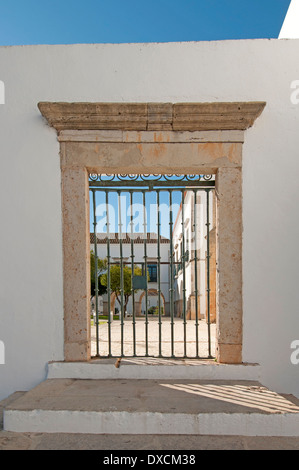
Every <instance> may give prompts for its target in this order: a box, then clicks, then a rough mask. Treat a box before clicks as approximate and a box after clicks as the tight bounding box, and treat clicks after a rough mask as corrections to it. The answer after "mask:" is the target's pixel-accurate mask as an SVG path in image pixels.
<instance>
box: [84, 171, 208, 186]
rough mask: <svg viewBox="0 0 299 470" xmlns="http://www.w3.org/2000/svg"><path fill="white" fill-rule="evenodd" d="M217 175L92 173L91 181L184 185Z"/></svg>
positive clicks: (112, 183)
mask: <svg viewBox="0 0 299 470" xmlns="http://www.w3.org/2000/svg"><path fill="white" fill-rule="evenodd" d="M214 177H215V175H195V174H193V175H179V174H165V175H164V174H163V175H161V174H156V173H153V174H142V175H141V174H137V175H132V174H123V173H121V174H94V173H91V174H90V175H89V181H90V183H91V184H92V183H93V182H97V183H102V184H103V185H105V186H107V185H109V184H111V185H113V186H116V185H118V184H119V185H120V186H122V185H125V186H129V185H132V184H133V185H137V186H138V184H140V185H142V183H148V184H149V185H151V186H152V185H153V184H155V183H159V184H160V185H162V186H163V184H165V185H166V186H167V185H171V184H175V185H180V186H183V185H184V183H185V184H186V185H189V186H190V184H192V183H194V184H196V183H198V182H204V181H211V180H214Z"/></svg>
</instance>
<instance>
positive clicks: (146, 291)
mask: <svg viewBox="0 0 299 470" xmlns="http://www.w3.org/2000/svg"><path fill="white" fill-rule="evenodd" d="M142 192H143V227H144V275H145V279H146V289H145V356H146V357H148V323H149V322H148V285H147V219H146V204H145V203H146V198H145V191H144V190H142Z"/></svg>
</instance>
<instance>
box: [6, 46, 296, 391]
mask: <svg viewBox="0 0 299 470" xmlns="http://www.w3.org/2000/svg"><path fill="white" fill-rule="evenodd" d="M298 53H299V40H289V41H281V40H247V41H223V42H203V43H169V44H132V45H126V44H122V45H71V46H25V47H1V48H0V80H2V81H3V83H4V84H5V104H1V105H0V158H1V172H0V201H1V232H0V234H1V244H0V259H1V263H0V281H1V282H0V341H3V342H4V344H5V365H1V364H0V398H4V397H6V396H7V395H9V394H10V393H11V392H14V391H15V390H26V389H29V388H30V387H32V386H34V385H35V384H37V383H39V382H40V381H42V380H43V378H44V376H45V373H46V364H47V362H48V361H51V360H61V359H62V358H63V301H62V300H63V299H62V242H61V211H60V170H59V157H58V151H59V146H58V142H57V140H56V132H55V131H54V130H53V129H51V128H49V127H48V126H47V125H46V124H45V122H44V121H43V120H42V119H41V117H40V114H39V112H38V109H37V103H38V102H39V101H107V102H111V101H112V102H113V101H130V102H133V101H138V102H149V101H159V102H161V101H162V102H179V101H196V102H197V101H200V102H211V101H238V100H240V101H253V100H254V101H256V100H262V101H266V102H267V106H266V108H265V110H264V112H263V114H262V116H261V117H260V118H259V119H258V120H257V121H256V123H255V125H254V127H253V128H251V129H249V130H248V131H246V142H245V145H244V181H243V197H244V247H243V256H244V272H243V280H244V361H248V362H258V363H260V364H261V366H262V371H263V377H262V379H263V383H264V385H267V386H270V387H273V388H274V389H275V390H276V391H278V392H287V393H294V394H295V395H297V396H299V365H293V364H292V363H291V361H290V356H291V353H292V350H291V349H290V345H291V342H292V341H293V340H296V339H299V315H298V305H299V289H298V286H297V284H298V265H299V251H298V249H297V243H298V239H299V223H298V205H297V202H298V199H299V185H298V174H299V158H298V152H299V150H298V149H299V132H298V129H299V104H294V103H292V102H291V100H290V95H291V91H292V90H291V83H292V82H293V81H294V80H298V79H299V62H298V60H297V58H298Z"/></svg>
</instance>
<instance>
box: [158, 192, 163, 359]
mask: <svg viewBox="0 0 299 470" xmlns="http://www.w3.org/2000/svg"><path fill="white" fill-rule="evenodd" d="M160 229H161V221H160V192H159V191H157V232H158V245H157V260H158V265H157V280H158V315H159V357H162V317H161V266H160V261H161V251H160ZM164 314H165V312H164Z"/></svg>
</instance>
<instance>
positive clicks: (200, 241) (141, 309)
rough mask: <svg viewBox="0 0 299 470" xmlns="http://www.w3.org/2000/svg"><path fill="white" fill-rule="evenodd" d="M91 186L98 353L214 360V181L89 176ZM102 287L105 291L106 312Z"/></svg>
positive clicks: (187, 177)
mask: <svg viewBox="0 0 299 470" xmlns="http://www.w3.org/2000/svg"><path fill="white" fill-rule="evenodd" d="M89 188H90V194H91V198H90V205H91V224H93V231H92V232H91V250H92V251H93V254H94V258H95V271H94V279H95V295H94V299H93V300H94V309H95V312H94V313H95V314H94V327H95V328H94V330H95V350H94V354H93V355H94V356H95V357H160V358H198V359H200V358H212V357H214V356H213V353H212V342H211V315H210V308H211V279H210V268H211V254H210V237H211V234H210V231H211V230H212V229H213V228H214V227H213V220H212V211H213V210H214V207H213V192H214V188H215V175H158V174H152V175H150V174H146V175H129V174H127V175H125V174H113V175H107V174H105V175H98V174H90V175H89ZM152 206H155V208H154V210H152ZM149 207H150V210H148V209H149ZM163 210H164V212H163ZM149 212H150V214H149ZM136 214H138V216H137V217H136ZM198 214H200V216H199V215H198ZM99 219H100V220H99ZM99 226H100V227H101V230H98V227H99ZM153 226H154V230H153ZM204 227H205V228H204ZM167 234H168V236H167ZM100 260H101V263H100ZM203 263H204V266H205V267H204V269H203V268H202V266H203ZM100 265H101V269H100V268H99V267H100ZM149 273H151V275H149ZM153 273H154V275H153ZM203 279H204V283H205V289H204V291H205V292H203V288H202V285H203ZM100 287H101V288H102V290H103V288H106V293H104V294H103V296H102V300H103V299H104V302H103V310H101V311H100V308H99V305H100V302H99V299H100ZM203 295H205V296H206V300H205V303H206V312H204V313H203V312H202V311H201V308H200V304H201V305H203V302H204V301H203V299H202V297H201V296H203ZM187 296H188V298H187ZM138 297H139V299H138ZM152 297H155V303H156V305H154V306H153V305H151V300H152ZM141 325H143V327H142V328H141ZM203 326H204V328H205V332H206V333H205V335H206V337H205V338H204V339H203V338H202V329H201V328H203ZM191 327H192V329H191ZM153 331H154V333H153ZM127 338H128V340H127ZM154 344H155V345H156V347H155V348H154V347H153V345H154ZM181 345H182V348H181ZM191 346H192V347H191ZM203 346H204V348H203Z"/></svg>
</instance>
